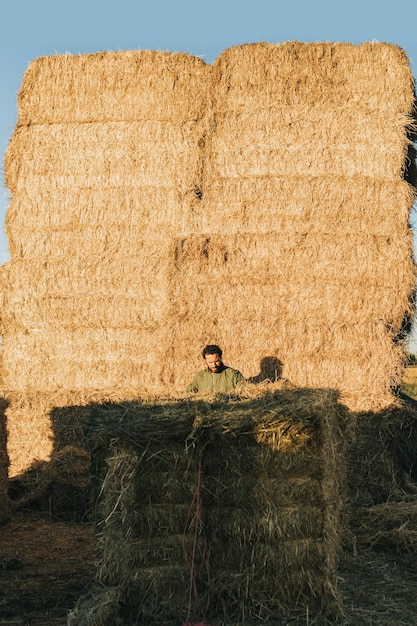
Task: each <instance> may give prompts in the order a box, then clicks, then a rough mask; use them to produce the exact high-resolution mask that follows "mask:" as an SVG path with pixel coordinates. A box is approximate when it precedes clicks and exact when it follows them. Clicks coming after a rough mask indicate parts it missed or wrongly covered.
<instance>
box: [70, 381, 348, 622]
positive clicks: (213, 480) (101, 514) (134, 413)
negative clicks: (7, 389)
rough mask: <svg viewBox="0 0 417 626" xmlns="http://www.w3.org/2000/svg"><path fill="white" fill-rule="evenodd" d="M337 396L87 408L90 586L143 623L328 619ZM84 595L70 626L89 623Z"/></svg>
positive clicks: (340, 480)
mask: <svg viewBox="0 0 417 626" xmlns="http://www.w3.org/2000/svg"><path fill="white" fill-rule="evenodd" d="M337 400H338V394H337V393H335V392H332V391H326V390H317V391H312V390H295V391H275V392H272V393H264V394H263V395H262V396H259V395H257V394H254V395H252V396H251V393H250V390H246V396H245V394H243V395H240V396H236V397H235V398H233V397H230V398H226V397H225V398H222V397H221V396H219V397H213V398H211V400H210V401H209V402H207V401H206V400H203V399H201V400H199V399H195V400H192V399H191V398H189V399H188V400H183V401H180V400H177V401H173V400H171V401H168V400H167V401H166V402H163V403H153V404H152V403H148V402H133V403H121V404H114V403H112V404H104V405H98V406H97V407H96V408H95V409H93V413H92V419H91V425H90V428H89V433H88V446H89V449H91V454H92V476H93V477H94V479H95V486H94V487H93V490H94V493H95V494H96V520H97V521H96V525H97V550H98V552H97V554H98V568H97V576H96V587H95V588H98V589H100V587H101V586H103V585H104V587H105V588H107V587H109V588H110V589H118V590H119V595H118V598H119V604H118V608H117V611H121V613H122V614H124V615H125V618H126V616H127V615H129V616H130V617H129V619H132V618H137V616H140V619H141V620H143V621H144V622H145V623H146V622H148V623H149V622H150V621H157V620H169V619H176V620H182V621H184V620H185V621H187V620H189V619H190V618H191V619H192V618H195V619H198V618H199V619H200V620H201V618H202V617H205V616H208V619H209V618H210V617H213V619H214V618H215V617H217V619H225V618H226V619H233V620H236V621H244V620H246V619H255V618H256V619H261V620H268V619H272V620H274V619H280V618H281V617H282V616H283V615H290V614H291V613H293V612H294V611H297V610H298V611H299V610H305V607H306V606H308V607H309V608H308V610H310V611H311V613H312V614H318V613H320V612H321V611H324V612H326V611H327V612H328V611H330V612H333V613H334V612H336V613H337V612H338V611H340V596H339V593H338V591H337V583H336V562H337V558H338V549H339V544H340V536H341V531H342V528H343V523H344V520H343V519H342V509H343V506H344V497H345V487H344V477H345V469H344V458H345V444H346V438H345V433H344V430H345V425H346V424H345V421H346V411H345V409H344V408H343V407H342V406H341V405H340V404H338V402H337ZM94 597H95V591H94V588H93V590H92V592H91V593H90V594H89V595H88V596H87V597H86V598H84V599H81V600H80V602H79V603H78V606H77V608H76V610H75V611H74V612H73V614H72V616H71V620H72V621H70V623H71V624H84V623H87V622H86V621H85V620H86V616H85V615H86V611H90V613H91V611H92V610H96V608H97V607H96V608H94V607H92V602H93V603H94ZM97 610H98V608H97ZM117 611H116V612H117ZM90 613H89V614H90ZM100 619H101V618H97V621H94V620H93V622H91V621H90V622H89V624H90V625H91V624H101V622H100ZM115 623H117V622H115Z"/></svg>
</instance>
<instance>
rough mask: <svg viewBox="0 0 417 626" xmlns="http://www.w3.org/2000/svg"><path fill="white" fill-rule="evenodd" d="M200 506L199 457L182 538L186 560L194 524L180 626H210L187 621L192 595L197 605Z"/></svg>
mask: <svg viewBox="0 0 417 626" xmlns="http://www.w3.org/2000/svg"><path fill="white" fill-rule="evenodd" d="M201 504H202V502H201V457H200V458H199V461H198V474H197V487H196V490H195V492H194V496H193V499H192V502H191V504H190V508H189V510H188V514H187V520H186V523H185V530H184V536H183V550H184V556H185V559H186V560H187V547H186V533H187V530H189V529H192V527H193V524H194V537H193V548H192V552H191V559H190V560H189V561H188V567H189V568H190V584H189V592H188V611H187V618H186V620H185V622H184V624H183V625H182V626H210V625H209V624H204V622H197V623H192V622H190V621H189V620H190V615H191V609H192V596H193V595H194V600H195V602H196V605H197V606H198V604H199V596H198V590H197V581H196V576H195V555H196V549H197V538H198V530H199V521H200V512H201ZM194 505H195V513H194V515H193V517H192V519H191V520H190V516H191V512H192V510H193V507H194Z"/></svg>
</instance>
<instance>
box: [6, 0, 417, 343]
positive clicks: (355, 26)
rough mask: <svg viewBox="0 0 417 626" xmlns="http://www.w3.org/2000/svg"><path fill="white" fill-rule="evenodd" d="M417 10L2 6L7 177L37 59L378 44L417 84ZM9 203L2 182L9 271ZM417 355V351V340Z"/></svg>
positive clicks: (286, 5)
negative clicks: (400, 55)
mask: <svg viewBox="0 0 417 626" xmlns="http://www.w3.org/2000/svg"><path fill="white" fill-rule="evenodd" d="M415 7H416V4H415V0H405V1H401V0H397V2H393V0H349V2H341V1H340V0H332V1H329V0H316V1H315V0H295V1H294V0H288V1H282V0H211V2H195V1H190V0H146V1H144V0H117V1H114V0H107V1H106V0H101V1H98V0H84V1H81V0H71V1H70V2H60V1H59V0H20V2H12V1H11V0H8V1H6V2H4V3H2V5H1V7H0V59H1V63H0V151H1V155H2V166H3V167H2V172H3V170H4V153H5V151H6V149H7V144H8V141H9V139H10V137H11V135H12V133H13V129H14V126H15V123H16V97H17V92H18V91H19V89H20V85H21V81H22V78H23V74H24V72H25V71H26V69H27V67H28V64H29V63H30V62H31V61H32V60H33V59H35V58H36V57H39V56H45V55H54V54H63V53H65V52H69V53H72V54H82V53H85V52H98V51H102V50H127V49H150V50H169V51H171V52H174V51H177V52H189V53H190V54H194V55H198V56H201V57H203V58H204V60H205V61H206V62H207V63H211V62H213V60H214V59H215V58H216V57H217V56H218V55H219V54H220V53H221V52H222V50H224V49H225V48H228V47H230V46H234V45H238V44H242V43H253V42H257V41H268V42H270V43H281V42H283V41H290V40H297V41H303V42H312V41H346V42H351V43H362V42H365V41H371V40H377V41H380V42H387V43H394V44H397V45H399V46H401V47H402V48H403V49H404V50H405V52H406V53H407V54H408V57H409V59H410V63H411V67H412V70H413V74H414V76H416V77H417V28H416V8H415ZM8 201H9V198H8V192H7V190H6V187H5V184H4V177H3V175H2V178H1V181H0V264H1V263H4V262H5V261H7V260H8V258H9V254H8V249H7V240H6V237H5V234H4V218H5V214H6V210H7V205H8ZM414 221H416V222H417V219H416V217H415V216H413V218H412V222H414ZM416 231H417V226H416ZM416 335H417V333H416ZM411 347H412V349H413V350H414V349H416V350H417V339H416V340H415V341H414V340H413V343H412V346H411Z"/></svg>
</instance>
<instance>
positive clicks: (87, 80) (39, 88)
mask: <svg viewBox="0 0 417 626" xmlns="http://www.w3.org/2000/svg"><path fill="white" fill-rule="evenodd" d="M208 71H209V66H206V65H205V63H204V61H203V60H202V59H200V58H199V57H196V56H191V55H189V54H185V53H171V52H163V51H152V50H131V51H128V50H127V51H120V52H98V53H95V54H83V55H70V54H65V55H56V56H49V57H40V58H38V59H35V60H34V61H32V63H31V64H30V65H29V67H28V69H27V71H26V73H25V76H24V79H23V83H22V87H21V89H20V92H19V96H18V105H19V118H18V125H19V126H28V125H30V124H54V123H73V122H76V123H89V122H97V121H104V122H107V121H108V120H121V121H126V122H127V121H135V120H138V119H139V120H140V119H144V120H146V119H149V111H150V110H152V111H153V113H154V118H155V119H159V120H161V121H164V120H167V121H170V120H172V119H173V118H175V117H177V116H183V115H185V116H186V117H188V118H190V119H198V117H199V116H200V115H201V109H202V99H204V97H205V88H204V81H205V80H206V74H207V72H208ZM190 92H192V95H193V97H192V98H190V97H189V95H190Z"/></svg>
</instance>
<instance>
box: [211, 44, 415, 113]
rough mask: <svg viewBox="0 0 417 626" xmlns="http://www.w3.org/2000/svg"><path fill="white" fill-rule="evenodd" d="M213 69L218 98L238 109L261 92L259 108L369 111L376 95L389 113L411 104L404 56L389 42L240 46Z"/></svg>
mask: <svg viewBox="0 0 417 626" xmlns="http://www.w3.org/2000/svg"><path fill="white" fill-rule="evenodd" d="M214 71H215V73H216V74H217V77H218V78H217V79H218V80H222V81H223V85H221V86H220V87H219V92H220V93H221V96H222V97H223V99H224V100H227V101H228V102H229V103H230V101H233V102H234V104H235V106H236V108H238V107H239V106H240V107H241V108H242V109H245V108H246V106H247V103H249V104H251V105H252V107H253V108H259V91H260V90H262V94H263V104H264V103H265V104H270V105H272V106H276V105H278V107H279V108H282V107H283V105H285V104H287V105H289V106H292V105H303V104H306V103H307V104H310V105H314V104H317V103H318V102H325V103H328V105H329V106H331V107H332V108H334V107H336V106H345V107H350V106H353V107H357V106H360V107H363V108H369V109H372V108H378V107H379V105H380V96H381V94H382V96H383V98H384V102H385V103H386V107H387V109H388V110H390V111H391V110H392V111H396V112H402V111H404V109H405V110H409V109H410V108H411V106H412V104H413V94H412V87H413V77H412V73H411V70H410V65H409V62H408V59H407V55H406V54H405V52H404V51H403V50H402V49H401V48H400V47H398V46H396V45H392V44H384V43H377V42H375V43H372V42H370V43H364V44H361V45H359V46H357V45H353V44H349V43H331V42H325V43H308V44H305V43H300V42H297V41H290V42H284V43H282V44H278V45H277V44H269V43H266V42H264V43H256V44H243V45H240V46H234V47H232V48H229V49H227V50H225V51H224V52H223V53H222V54H220V56H219V57H218V58H217V59H216V61H215V63H214ZM215 80H216V79H215ZM225 84H227V87H228V89H227V91H225V90H224V85H225ZM376 84H377V86H378V87H377V91H376V90H375V85H376ZM216 97H218V94H216Z"/></svg>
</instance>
